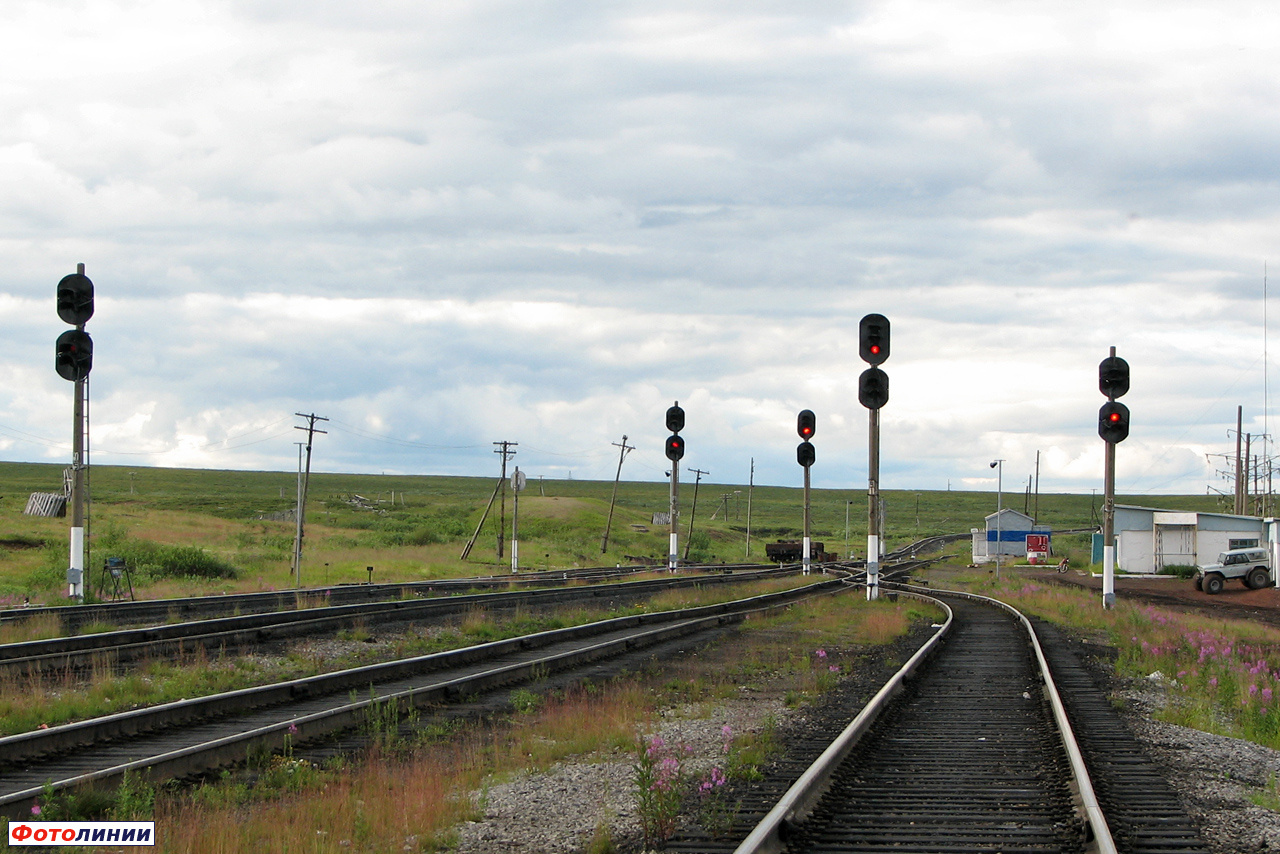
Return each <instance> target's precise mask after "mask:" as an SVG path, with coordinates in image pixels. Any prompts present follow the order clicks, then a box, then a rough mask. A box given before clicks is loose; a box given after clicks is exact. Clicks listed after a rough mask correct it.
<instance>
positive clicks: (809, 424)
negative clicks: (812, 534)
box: [796, 409, 818, 575]
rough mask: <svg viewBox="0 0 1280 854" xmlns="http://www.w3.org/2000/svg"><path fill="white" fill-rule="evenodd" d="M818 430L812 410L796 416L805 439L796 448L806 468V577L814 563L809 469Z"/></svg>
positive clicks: (813, 455) (802, 437) (798, 459)
mask: <svg viewBox="0 0 1280 854" xmlns="http://www.w3.org/2000/svg"><path fill="white" fill-rule="evenodd" d="M817 429H818V416H816V415H814V414H813V410H812V409H802V410H800V414H799V415H798V416H796V432H797V433H799V434H800V438H801V439H803V440H804V441H802V442H801V443H800V444H799V446H797V447H796V462H798V463H799V464H800V465H801V466H802V467H803V468H804V555H803V557H802V558H801V560H802V562H803V564H804V569H803V572H804V574H805V575H808V574H809V565H810V563H811V562H812V561H813V549H812V548H811V547H810V543H809V467H810V466H812V465H813V461H814V459H815V457H816V456H817V455H816V454H815V453H814V449H813V443H812V442H810V441H809V439H810V438H812V437H813V434H814V433H815V432H817Z"/></svg>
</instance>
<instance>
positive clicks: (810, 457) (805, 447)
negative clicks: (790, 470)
mask: <svg viewBox="0 0 1280 854" xmlns="http://www.w3.org/2000/svg"><path fill="white" fill-rule="evenodd" d="M816 458H817V454H815V453H814V449H813V443H812V442H801V443H800V444H799V445H797V446H796V462H798V463H799V464H800V465H802V466H804V467H805V468H808V467H809V466H811V465H813V461H814V460H815V459H816Z"/></svg>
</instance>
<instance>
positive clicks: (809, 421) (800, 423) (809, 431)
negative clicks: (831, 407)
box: [796, 409, 818, 442]
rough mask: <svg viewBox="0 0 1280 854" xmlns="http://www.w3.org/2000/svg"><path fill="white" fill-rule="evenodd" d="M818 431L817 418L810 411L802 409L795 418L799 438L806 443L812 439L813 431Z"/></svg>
mask: <svg viewBox="0 0 1280 854" xmlns="http://www.w3.org/2000/svg"><path fill="white" fill-rule="evenodd" d="M817 429H818V416H816V415H814V414H813V410H812V409H802V410H800V414H799V415H798V416H796V432H797V433H799V434H800V438H801V439H804V440H805V441H806V442H807V441H809V440H810V439H812V438H813V434H814V431H815V430H817Z"/></svg>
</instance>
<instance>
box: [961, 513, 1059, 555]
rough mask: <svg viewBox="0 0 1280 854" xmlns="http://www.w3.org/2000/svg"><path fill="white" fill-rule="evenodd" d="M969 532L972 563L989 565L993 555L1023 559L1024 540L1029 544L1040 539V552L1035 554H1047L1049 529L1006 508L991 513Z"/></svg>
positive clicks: (1028, 517) (1025, 515) (1024, 553)
mask: <svg viewBox="0 0 1280 854" xmlns="http://www.w3.org/2000/svg"><path fill="white" fill-rule="evenodd" d="M970 532H971V533H972V534H973V562H974V563H989V562H991V561H994V560H995V559H996V555H997V554H998V555H1000V556H1001V557H1018V558H1025V557H1026V556H1027V537H1028V536H1030V537H1031V538H1032V540H1033V542H1034V541H1035V540H1036V539H1037V538H1039V539H1040V541H1041V544H1042V545H1043V546H1044V548H1043V549H1040V550H1039V551H1043V552H1048V551H1049V526H1048V525H1037V524H1035V520H1034V519H1032V518H1031V517H1030V516H1028V515H1027V514H1025V513H1019V512H1018V511H1017V510H1010V509H1009V508H1008V507H1006V508H1004V509H1003V510H1001V511H1000V512H999V513H992V514H991V515H990V516H988V517H987V518H986V524H985V526H984V527H982V528H971V529H970Z"/></svg>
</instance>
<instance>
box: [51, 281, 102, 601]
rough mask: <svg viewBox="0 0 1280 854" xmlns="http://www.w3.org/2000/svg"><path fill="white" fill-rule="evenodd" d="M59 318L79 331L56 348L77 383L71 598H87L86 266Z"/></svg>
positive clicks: (60, 367) (89, 350)
mask: <svg viewBox="0 0 1280 854" xmlns="http://www.w3.org/2000/svg"><path fill="white" fill-rule="evenodd" d="M58 317H60V318H62V319H63V320H64V321H66V322H67V323H70V324H71V325H72V326H74V327H75V329H68V330H67V331H66V332H64V333H62V334H61V335H59V336H58V340H57V342H56V343H55V345H54V351H55V357H54V369H55V370H56V371H57V372H58V376H60V377H62V378H63V379H65V380H70V381H71V382H73V383H75V401H74V403H73V404H72V407H71V409H72V415H71V420H72V431H71V554H70V560H69V561H68V566H67V595H68V596H69V597H71V598H72V599H83V598H84V589H85V584H84V503H85V495H84V474H85V453H84V445H85V423H84V422H85V417H84V402H85V401H84V399H85V389H86V386H85V380H86V379H88V377H89V371H90V370H92V369H93V339H92V338H90V337H89V333H88V332H85V331H84V325H85V323H86V322H88V320H89V318H91V317H93V282H91V281H90V280H89V277H88V276H86V275H85V274H84V265H83V264H77V265H76V272H74V273H72V274H71V275H69V276H63V278H62V281H60V282H58Z"/></svg>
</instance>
